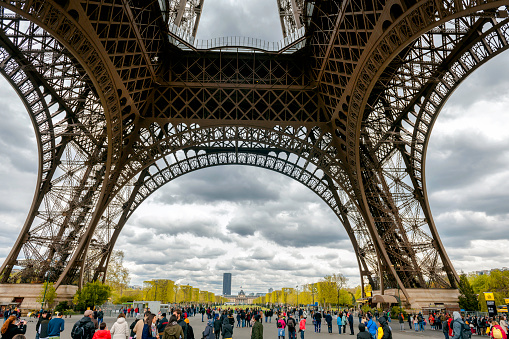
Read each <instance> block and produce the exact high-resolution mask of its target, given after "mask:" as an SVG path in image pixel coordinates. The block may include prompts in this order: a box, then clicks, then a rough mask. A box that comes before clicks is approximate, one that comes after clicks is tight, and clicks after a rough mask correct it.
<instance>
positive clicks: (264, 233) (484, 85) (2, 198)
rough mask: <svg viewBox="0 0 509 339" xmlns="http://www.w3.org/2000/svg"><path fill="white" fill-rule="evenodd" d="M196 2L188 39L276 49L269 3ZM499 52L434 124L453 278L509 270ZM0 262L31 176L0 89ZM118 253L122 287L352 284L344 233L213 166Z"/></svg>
mask: <svg viewBox="0 0 509 339" xmlns="http://www.w3.org/2000/svg"><path fill="white" fill-rule="evenodd" d="M260 3H262V0H256V1H254V0H251V1H247V0H236V1H234V0H206V1H205V5H204V9H203V16H202V19H201V24H200V28H199V30H198V38H200V39H208V38H212V37H218V36H232V35H239V36H251V37H255V38H260V39H265V40H268V41H278V40H280V39H281V27H280V23H279V19H278V13H277V8H276V1H275V0H263V5H260ZM508 65H509V54H508V53H506V54H502V55H501V56H499V57H497V58H495V59H494V60H492V61H491V62H490V63H488V64H487V65H485V66H483V67H482V68H481V69H480V70H478V71H477V72H476V73H474V74H473V75H472V76H471V77H470V78H469V79H467V80H466V81H465V82H464V83H463V84H462V85H461V86H460V87H459V89H458V90H457V91H456V92H455V93H454V94H453V96H452V97H451V99H450V100H449V102H448V103H447V104H446V106H445V108H444V110H443V111H442V113H441V116H440V118H439V119H438V121H437V123H436V125H435V127H434V131H433V136H432V138H431V142H430V145H429V149H428V155H427V166H426V176H427V183H428V192H429V197H430V204H431V209H432V212H433V216H434V219H435V222H436V225H437V227H438V230H439V233H440V235H441V237H442V240H443V242H444V244H445V247H446V249H447V251H448V254H449V256H450V257H451V259H452V261H453V264H454V266H455V268H456V269H457V270H458V271H461V270H463V271H466V272H469V271H473V270H479V269H489V268H496V267H502V266H504V265H507V264H505V263H506V262H507V261H508V260H509V252H508V251H507V248H509V240H508V238H509V231H508V230H509V214H508V207H507V206H508V202H509V157H508V152H509V151H508V150H509V133H508V132H507V131H508V130H509V116H507V113H508V109H507V108H508V107H509V69H508ZM0 102H1V103H2V104H1V106H0V121H1V123H0V157H1V159H2V161H1V162H0V220H1V221H0V230H1V232H0V260H3V259H4V258H5V256H6V254H7V253H8V251H9V250H10V247H11V246H12V244H13V243H14V241H15V240H16V237H17V236H18V233H19V230H20V228H21V226H22V224H23V222H24V219H25V217H26V214H27V211H28V209H29V207H30V204H31V201H32V196H33V191H34V186H35V181H36V172H37V153H36V142H35V139H34V133H33V129H32V126H31V122H30V120H29V118H28V115H27V114H26V111H25V108H24V106H23V105H22V103H21V101H20V100H19V99H18V98H17V96H16V94H15V92H14V91H13V90H12V89H11V88H10V87H9V85H8V84H7V83H6V82H5V81H4V80H3V78H2V79H1V80H0ZM116 249H120V250H124V251H125V254H126V260H127V262H128V266H129V269H130V271H131V275H132V283H134V284H141V282H142V281H143V280H150V279H153V278H168V279H172V280H176V281H178V282H179V283H189V284H192V285H194V286H195V287H198V288H201V289H206V290H209V291H212V292H215V293H221V288H222V274H223V273H224V272H231V273H232V274H233V278H232V285H233V286H232V292H234V293H237V292H238V291H239V290H240V287H241V286H242V287H243V288H244V290H245V291H246V292H266V291H267V289H268V288H271V287H272V288H274V289H278V288H281V287H295V286H296V285H299V286H301V285H303V284H305V283H308V282H314V281H317V280H319V279H320V278H322V277H323V276H324V275H327V274H331V273H343V274H345V275H346V276H348V277H349V279H350V285H351V286H354V285H357V284H358V283H359V278H358V272H359V271H358V268H357V262H356V260H355V255H354V253H353V249H352V245H351V243H350V242H349V240H348V238H347V235H346V232H345V231H344V229H343V227H342V226H341V224H340V223H339V222H338V220H337V218H336V217H335V215H334V214H333V213H332V211H331V210H330V209H329V208H328V207H327V206H326V205H325V203H324V202H322V201H321V200H320V199H319V198H318V197H317V196H316V195H314V193H312V192H311V191H310V190H308V189H307V188H306V187H304V186H303V185H301V184H299V183H298V182H295V181H293V180H292V179H289V178H287V177H285V176H282V175H280V174H277V173H273V172H270V171H268V170H263V169H257V168H253V167H244V166H242V167H240V166H223V167H217V168H211V169H205V170H201V171H198V172H194V173H190V174H188V175H186V176H184V177H181V178H179V179H177V180H175V181H174V182H172V183H170V184H168V185H166V186H165V187H163V188H162V189H160V190H159V191H158V192H156V193H155V194H154V195H152V196H151V197H150V198H149V199H148V200H147V201H145V202H144V203H143V205H142V206H141V207H140V208H139V209H138V210H137V211H136V213H135V214H134V215H133V217H132V218H131V219H130V220H129V221H128V223H127V225H126V227H125V228H124V230H123V232H122V233H121V236H120V238H119V240H118V242H117V245H116Z"/></svg>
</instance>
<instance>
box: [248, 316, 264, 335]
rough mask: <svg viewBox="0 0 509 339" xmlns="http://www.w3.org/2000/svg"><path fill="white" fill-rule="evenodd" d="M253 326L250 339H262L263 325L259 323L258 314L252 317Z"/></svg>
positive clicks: (259, 317)
mask: <svg viewBox="0 0 509 339" xmlns="http://www.w3.org/2000/svg"><path fill="white" fill-rule="evenodd" d="M254 320H255V322H254V324H253V328H252V329H251V339H263V325H262V323H261V322H260V320H261V316H260V315H259V314H256V315H255V316H254Z"/></svg>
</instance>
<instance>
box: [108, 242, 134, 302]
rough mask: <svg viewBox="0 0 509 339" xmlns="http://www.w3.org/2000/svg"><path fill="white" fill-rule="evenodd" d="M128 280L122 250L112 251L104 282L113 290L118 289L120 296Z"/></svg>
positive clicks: (129, 279) (127, 271)
mask: <svg viewBox="0 0 509 339" xmlns="http://www.w3.org/2000/svg"><path fill="white" fill-rule="evenodd" d="M130 281H131V278H130V277H129V270H128V269H127V268H126V267H124V252H123V251H113V253H112V254H111V256H110V260H109V262H108V270H107V273H106V284H108V285H109V286H111V287H112V289H113V290H115V291H119V292H120V296H122V293H123V291H124V290H125V289H127V287H128V286H129V282H130Z"/></svg>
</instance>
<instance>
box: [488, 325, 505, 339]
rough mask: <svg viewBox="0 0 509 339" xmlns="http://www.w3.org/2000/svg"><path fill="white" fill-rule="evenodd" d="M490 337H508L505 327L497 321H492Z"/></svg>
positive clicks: (501, 338) (499, 338) (496, 338)
mask: <svg viewBox="0 0 509 339" xmlns="http://www.w3.org/2000/svg"><path fill="white" fill-rule="evenodd" d="M490 338H494V339H507V335H506V333H505V331H504V329H503V328H502V326H500V325H499V324H498V322H496V321H492V322H491V331H490Z"/></svg>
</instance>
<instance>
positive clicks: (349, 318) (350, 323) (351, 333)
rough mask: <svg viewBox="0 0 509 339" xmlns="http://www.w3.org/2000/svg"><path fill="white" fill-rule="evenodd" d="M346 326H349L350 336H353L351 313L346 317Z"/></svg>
mask: <svg viewBox="0 0 509 339" xmlns="http://www.w3.org/2000/svg"><path fill="white" fill-rule="evenodd" d="M348 325H350V335H354V333H353V313H352V312H350V313H349V315H348Z"/></svg>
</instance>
